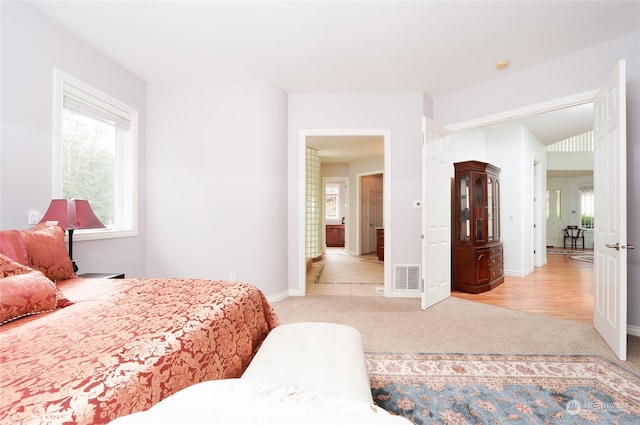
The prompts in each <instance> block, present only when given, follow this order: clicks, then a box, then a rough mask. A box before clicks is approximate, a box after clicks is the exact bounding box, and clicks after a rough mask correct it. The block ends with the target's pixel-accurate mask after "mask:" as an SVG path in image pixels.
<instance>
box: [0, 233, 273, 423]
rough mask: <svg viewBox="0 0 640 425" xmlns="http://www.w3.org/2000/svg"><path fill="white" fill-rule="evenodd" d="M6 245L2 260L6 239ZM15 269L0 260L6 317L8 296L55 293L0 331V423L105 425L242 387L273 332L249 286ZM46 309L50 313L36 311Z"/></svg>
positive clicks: (267, 310)
mask: <svg viewBox="0 0 640 425" xmlns="http://www.w3.org/2000/svg"><path fill="white" fill-rule="evenodd" d="M50 230H51V229H49V230H48V231H50ZM62 236H63V235H62ZM56 238H57V239H60V235H57V236H56ZM25 239H28V238H26V237H25ZM3 245H4V246H3V247H2V251H4V252H5V254H6V253H7V251H8V247H9V244H8V242H7V240H6V238H5V240H4V244H3ZM28 245H29V242H28V241H27V247H28ZM63 245H64V242H63ZM27 251H28V250H27ZM34 254H35V253H34V252H28V256H32V255H34ZM48 254H50V253H48ZM14 256H15V255H14ZM15 257H19V255H18V256H15ZM67 259H68V256H67ZM15 260H16V259H15V258H12V257H8V256H6V255H2V256H1V258H0V266H2V273H3V274H2V275H0V277H2V279H0V283H2V285H3V286H2V287H1V288H0V290H1V292H2V293H1V294H0V295H1V296H2V299H0V302H1V303H2V307H3V310H2V311H3V312H6V311H7V309H8V308H7V303H8V301H7V299H8V298H9V294H11V290H12V289H11V288H15V287H19V288H20V289H21V290H22V289H23V288H24V285H25V282H26V281H28V282H27V283H28V285H32V286H33V285H36V284H38V285H40V286H39V287H38V288H45V287H46V286H47V285H49V287H51V285H50V284H49V283H47V282H55V284H54V286H53V289H52V290H51V291H49V292H48V293H47V294H45V295H42V294H43V293H44V292H42V291H41V290H40V289H39V290H38V291H39V292H38V296H37V297H35V296H34V295H33V291H32V294H31V295H30V296H29V297H30V298H29V299H28V300H27V298H24V299H25V300H27V301H25V302H23V303H21V305H20V306H19V307H20V308H23V307H24V305H23V304H25V303H26V304H29V303H30V305H31V307H30V309H31V310H32V311H28V312H27V313H25V315H24V316H22V315H20V314H19V315H18V316H16V317H13V318H10V320H9V321H8V322H6V323H4V324H3V325H2V326H0V363H1V366H0V388H2V392H1V393H0V423H16V424H19V423H47V424H51V423H77V424H95V423H107V422H109V421H110V420H112V419H115V418H117V417H120V416H123V415H126V414H129V413H132V412H137V411H141V410H144V409H148V408H149V407H151V406H152V405H154V404H156V403H157V402H159V401H160V400H162V399H164V398H166V397H168V396H170V395H171V394H174V393H176V392H178V391H179V390H182V389H184V388H186V387H188V386H191V385H193V384H196V383H199V382H203V381H208V380H214V379H226V378H238V377H240V376H241V375H242V373H243V371H244V370H245V369H246V367H247V366H248V364H249V362H250V361H251V359H252V358H253V356H254V354H255V353H256V352H257V350H258V348H259V347H260V345H261V343H262V341H263V340H264V338H265V337H266V336H267V334H268V333H269V331H270V330H271V329H273V328H274V327H276V326H277V325H278V319H277V317H276V315H275V313H274V311H273V309H272V308H271V306H270V305H269V303H268V302H267V300H266V298H265V297H264V295H263V294H262V292H261V291H260V290H259V289H258V288H256V287H255V286H252V285H250V284H247V283H241V282H226V281H211V280H201V279H152V278H136V279H83V278H77V277H75V276H73V275H72V276H70V278H67V279H62V280H60V279H55V280H54V279H49V276H48V275H47V273H44V272H51V270H52V269H51V268H47V267H44V268H38V267H35V268H33V267H27V266H24V265H21V266H22V267H25V268H26V269H28V270H30V271H27V270H25V269H23V270H22V271H23V273H19V274H12V273H13V271H12V269H11V267H14V268H19V266H18V263H19V262H17V261H15ZM28 260H29V262H30V266H34V263H33V259H31V258H29V259H28ZM9 261H13V263H11V264H10V263H9ZM49 263H50V262H49ZM65 267H66V264H65ZM57 269H59V267H56V270H57ZM42 270H44V271H42ZM18 278H19V279H20V282H18V283H17V284H16V285H14V287H11V286H10V284H11V283H12V281H15V280H18ZM13 283H15V282H13ZM28 285H27V286H28ZM34 288H35V286H34ZM51 292H52V293H53V295H51ZM52 297H53V298H52ZM13 298H14V299H15V298H16V297H13ZM43 300H45V301H47V300H48V301H47V302H49V304H48V305H47V306H46V307H43V306H42V305H41V307H40V310H38V309H35V311H34V310H33V304H38V303H40V304H43V303H44V301H43ZM51 302H52V303H53V304H51ZM18 313H20V312H18ZM33 313H37V314H33ZM14 314H17V313H16V312H14ZM5 319H6V318H5Z"/></svg>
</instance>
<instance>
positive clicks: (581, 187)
mask: <svg viewBox="0 0 640 425" xmlns="http://www.w3.org/2000/svg"><path fill="white" fill-rule="evenodd" d="M585 190H590V191H591V193H592V197H595V192H594V191H593V184H584V185H579V186H578V206H579V213H580V227H582V228H584V229H593V228H594V225H595V221H596V215H595V199H594V204H593V205H592V206H591V207H592V208H591V209H592V211H591V216H592V217H593V220H592V221H591V226H589V227H584V226H582V215H583V214H584V211H583V210H582V207H583V205H582V191H585Z"/></svg>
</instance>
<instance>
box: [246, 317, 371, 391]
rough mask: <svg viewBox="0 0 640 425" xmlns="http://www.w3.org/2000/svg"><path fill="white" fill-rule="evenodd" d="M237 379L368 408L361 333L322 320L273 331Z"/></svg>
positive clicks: (294, 324) (367, 377) (277, 328)
mask: <svg viewBox="0 0 640 425" xmlns="http://www.w3.org/2000/svg"><path fill="white" fill-rule="evenodd" d="M241 379H252V380H255V381H267V382H274V383H277V384H286V385H297V386H301V387H304V388H308V389H311V390H314V391H317V392H319V393H325V394H333V395H338V396H344V397H350V398H354V399H357V400H363V401H366V402H367V403H369V404H373V397H372V395H371V385H370V383H369V374H368V372H367V364H366V363H365V359H364V351H363V349H362V336H361V335H360V332H359V331H358V330H357V329H355V328H353V327H351V326H346V325H339V324H335V323H322V322H301V323H290V324H284V325H280V326H278V327H276V328H275V329H273V330H272V331H271V332H269V335H267V338H266V339H265V340H264V341H263V343H262V346H261V347H260V349H259V350H258V352H257V354H256V355H255V357H254V358H253V360H252V361H251V363H250V364H249V367H248V368H247V370H246V371H245V372H244V374H243V375H242V378H241Z"/></svg>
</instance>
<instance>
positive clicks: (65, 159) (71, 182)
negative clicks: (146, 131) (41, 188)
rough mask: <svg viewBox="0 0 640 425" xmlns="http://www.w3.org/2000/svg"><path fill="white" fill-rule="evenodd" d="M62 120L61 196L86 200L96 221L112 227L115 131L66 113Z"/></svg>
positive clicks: (110, 127) (98, 122) (65, 111)
mask: <svg viewBox="0 0 640 425" xmlns="http://www.w3.org/2000/svg"><path fill="white" fill-rule="evenodd" d="M63 120H64V124H63V126H62V128H63V134H62V196H63V197H64V198H75V199H86V200H88V201H89V203H90V204H91V207H92V208H93V211H94V212H95V214H96V216H97V217H98V218H99V219H100V221H102V222H103V223H104V224H105V225H109V224H112V223H113V222H114V190H115V189H114V188H115V184H114V182H115V172H114V171H115V170H114V168H115V163H116V161H115V146H116V138H117V137H118V134H117V133H118V130H117V129H116V128H115V127H113V126H110V125H108V124H105V123H102V122H100V121H97V120H94V119H91V118H88V117H86V116H83V115H81V114H78V113H75V112H72V111H69V110H64V111H63Z"/></svg>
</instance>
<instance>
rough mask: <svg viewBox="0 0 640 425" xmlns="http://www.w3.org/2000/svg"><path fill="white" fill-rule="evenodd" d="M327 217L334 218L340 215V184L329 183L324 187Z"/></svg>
mask: <svg viewBox="0 0 640 425" xmlns="http://www.w3.org/2000/svg"><path fill="white" fill-rule="evenodd" d="M324 199H325V201H324V202H325V218H326V219H329V220H334V219H337V218H339V217H340V184H338V183H327V184H326V185H325V187H324Z"/></svg>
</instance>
